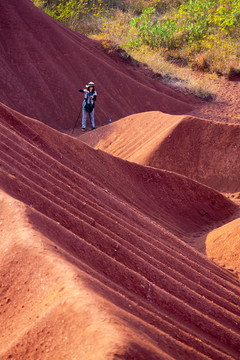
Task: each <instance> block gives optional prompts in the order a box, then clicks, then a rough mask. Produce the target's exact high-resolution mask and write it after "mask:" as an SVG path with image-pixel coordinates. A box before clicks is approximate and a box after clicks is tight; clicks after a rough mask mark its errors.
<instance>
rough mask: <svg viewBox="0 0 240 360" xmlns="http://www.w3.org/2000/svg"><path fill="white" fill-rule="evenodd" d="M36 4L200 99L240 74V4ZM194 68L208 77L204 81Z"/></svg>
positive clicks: (147, 0)
mask: <svg viewBox="0 0 240 360" xmlns="http://www.w3.org/2000/svg"><path fill="white" fill-rule="evenodd" d="M32 1H33V2H34V3H35V5H37V6H38V7H41V8H42V9H43V10H44V11H46V12H47V13H48V14H49V15H51V16H53V17H54V18H55V19H57V20H59V21H61V22H62V23H64V24H65V25H67V26H69V27H71V28H72V29H75V30H78V31H81V32H82V33H84V34H86V35H87V36H91V37H96V38H98V39H100V40H101V41H102V44H103V46H104V47H105V48H106V50H107V51H113V50H114V49H118V48H121V49H123V50H124V52H123V54H124V56H126V54H129V55H131V57H132V58H134V59H136V60H138V61H140V62H144V63H145V64H147V65H148V66H149V67H150V68H151V69H152V70H153V71H154V72H156V73H158V74H160V75H161V76H162V77H163V78H165V79H167V80H168V81H172V82H174V83H175V85H179V86H181V87H184V88H185V89H186V91H190V92H191V93H194V94H196V95H198V96H200V97H203V98H208V97H209V96H210V97H211V96H213V89H211V85H210V83H211V81H207V80H208V79H209V80H210V79H212V78H213V77H214V76H217V75H224V76H229V75H232V74H235V73H240V40H239V39H240V2H239V0H187V1H184V0H170V1H167V0H122V1H121V0H99V1H96V0H32ZM109 44H111V45H109ZM190 70H201V71H203V73H204V74H205V75H204V76H202V77H200V80H199V76H198V77H196V76H194V73H193V72H192V71H190ZM190 73H191V75H189V74H190ZM206 74H207V75H206Z"/></svg>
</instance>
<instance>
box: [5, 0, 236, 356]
mask: <svg viewBox="0 0 240 360" xmlns="http://www.w3.org/2000/svg"><path fill="white" fill-rule="evenodd" d="M0 10H1V11H0V18H1V33H0V46H1V54H2V57H1V66H0V73H1V90H0V100H1V104H0V138H1V141H0V204H1V207H0V234H1V237H0V238H1V242H0V247H1V252H0V264H1V266H0V279H1V283H0V284H1V285H0V286H1V287H0V320H1V321H0V328H1V331H0V333H1V336H0V359H1V360H6V359H16V360H20V359H21V360H30V359H31V360H32V359H38V360H45V359H58V360H62V359H77V360H80V359H81V360H96V359H97V360H106V359H112V360H113V359H114V360H117V359H122V360H123V359H125V360H133V359H135V360H136V359H137V360H141V359H142V360H155V359H164V360H165V359H166V360H168V359H179V360H188V359H191V360H192V359H197V360H198V359H202V360H203V359H215V360H226V359H229V360H230V359H231V360H232V359H238V358H239V356H240V335H239V324H240V301H239V295H240V287H239V279H238V276H237V274H238V273H239V270H240V269H239V257H238V249H239V235H238V234H239V205H238V202H237V200H238V199H237V198H238V196H239V191H240V189H239V141H238V140H239V125H237V124H236V125H230V124H223V123H219V122H217V121H216V120H217V119H212V120H206V119H202V118H197V117H196V115H193V112H196V111H197V109H198V106H200V105H201V112H202V111H203V108H202V106H203V104H202V103H200V101H198V100H196V99H194V98H190V97H186V96H184V95H183V94H180V93H179V92H178V91H175V90H173V89H171V88H169V87H167V86H166V85H163V84H162V83H161V81H156V80H153V79H150V78H148V77H146V76H145V75H143V73H141V72H138V71H137V69H134V68H132V67H130V66H126V65H125V64H123V63H121V62H116V61H114V59H112V58H109V57H108V56H107V55H106V54H105V53H104V51H103V50H102V49H101V46H100V45H99V44H98V43H96V42H93V41H90V40H89V39H87V38H86V37H84V36H82V35H80V34H78V33H76V32H73V31H71V30H69V29H67V28H65V27H64V26H62V25H61V24H59V23H57V22H56V21H54V20H53V19H51V18H49V17H48V16H47V15H45V14H44V13H43V12H41V11H40V10H39V9H37V8H35V7H34V6H33V4H32V3H31V2H30V1H28V0H18V1H14V0H13V1H11V2H8V1H6V0H4V1H2V2H1V4H0ZM79 59H80V60H79ZM79 64H81V65H82V66H80V65H79ZM89 73H91V75H92V76H91V78H89ZM95 79H96V80H95ZM89 80H94V81H95V82H96V84H97V90H98V91H99V100H98V102H97V106H98V108H97V109H98V111H97V114H98V125H99V128H98V129H97V130H95V131H94V132H88V133H87V134H84V135H82V136H81V137H77V135H78V133H79V126H81V125H80V124H79V125H78V126H77V128H76V132H75V133H74V136H75V137H73V136H71V135H72V129H73V125H74V121H72V120H74V119H73V115H74V114H76V113H78V107H79V101H80V97H81V95H79V93H78V92H77V89H78V88H79V87H80V85H79V84H82V85H83V86H84V85H85V83H86V82H88V81H89ZM35 85H36V86H35ZM109 89H111V94H112V95H113V96H112V97H111V100H110V101H109V96H108V95H109ZM132 93H134V96H133V97H131V95H132ZM66 98H68V101H66ZM153 99H154V105H152V100H153ZM80 102H81V101H80ZM199 109H200V108H199ZM149 110H151V112H149ZM143 111H144V112H145V113H143ZM199 111H200V110H199ZM190 112H191V115H190ZM109 113H111V114H112V113H114V116H112V119H113V123H112V124H111V125H107V126H102V125H104V124H105V120H106V118H108V117H109ZM134 113H138V114H134ZM129 115H131V116H129ZM123 117H125V118H123ZM34 118H35V119H34ZM121 118H123V119H121ZM117 119H119V121H115V120H117ZM59 129H61V130H62V131H61V132H59V131H58V130H59ZM144 129H145V132H144ZM67 133H68V134H67ZM82 140H83V141H82ZM226 195H227V196H226ZM233 200H234V201H233Z"/></svg>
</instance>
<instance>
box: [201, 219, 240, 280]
mask: <svg viewBox="0 0 240 360" xmlns="http://www.w3.org/2000/svg"><path fill="white" fill-rule="evenodd" d="M206 251H207V255H208V257H209V258H211V259H213V260H214V261H215V262H216V263H217V264H219V265H220V266H224V267H225V268H226V269H229V270H232V271H234V272H236V273H238V274H240V219H239V218H238V219H236V220H234V221H231V222H230V223H228V224H226V225H224V226H222V227H220V228H218V229H215V230H213V231H211V232H210V233H209V234H208V236H207V239H206Z"/></svg>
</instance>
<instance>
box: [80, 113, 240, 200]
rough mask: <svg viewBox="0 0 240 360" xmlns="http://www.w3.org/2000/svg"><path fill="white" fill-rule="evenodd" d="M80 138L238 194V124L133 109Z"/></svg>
mask: <svg viewBox="0 0 240 360" xmlns="http://www.w3.org/2000/svg"><path fill="white" fill-rule="evenodd" d="M81 140H82V141H84V142H86V143H87V144H89V145H91V146H93V147H94V148H96V149H101V150H104V151H106V152H108V153H110V154H112V155H114V156H118V157H120V158H123V159H126V160H129V161H133V162H137V163H139V164H142V165H147V166H152V167H155V168H160V169H167V170H170V171H174V172H176V173H178V174H182V175H185V176H187V177H188V178H191V179H194V180H196V181H199V182H201V183H203V184H206V185H208V186H210V187H212V188H214V189H216V190H218V191H221V192H226V193H237V192H238V193H239V195H240V180H239V179H240V125H239V124H227V123H220V122H216V121H210V120H204V119H199V118H195V117H192V116H170V115H167V114H163V113H160V112H147V113H142V114H135V115H131V116H129V117H126V118H124V119H121V120H119V121H118V122H116V123H114V124H111V125H108V126H104V127H102V128H100V129H97V131H94V132H88V133H87V134H84V135H83V136H81Z"/></svg>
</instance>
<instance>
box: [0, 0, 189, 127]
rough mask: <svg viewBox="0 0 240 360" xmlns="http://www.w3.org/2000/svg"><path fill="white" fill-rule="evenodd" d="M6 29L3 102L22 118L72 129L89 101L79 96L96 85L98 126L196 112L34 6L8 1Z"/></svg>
mask: <svg viewBox="0 0 240 360" xmlns="http://www.w3.org/2000/svg"><path fill="white" fill-rule="evenodd" d="M0 24H1V32H0V51H1V58H0V77H1V87H0V101H1V102H2V103H4V104H6V105H8V106H10V107H11V108H13V109H15V110H17V111H19V112H21V113H22V114H25V115H28V116H31V117H33V118H37V119H38V120H40V121H42V122H44V123H46V124H48V125H50V126H52V127H54V128H57V129H65V130H66V129H69V128H72V127H73V126H74V123H75V121H76V119H77V115H78V113H79V111H80V108H81V103H82V100H83V95H82V94H80V93H79V92H78V91H77V90H78V89H79V88H81V87H84V86H85V85H86V84H87V83H88V82H89V81H90V80H91V81H94V82H95V83H96V86H97V91H98V94H99V96H98V100H97V105H96V106H97V111H96V124H97V126H100V125H104V124H106V123H107V122H108V120H109V119H110V118H112V120H113V121H114V120H116V119H119V118H122V117H123V116H127V115H129V114H133V113H137V112H142V111H148V110H161V111H163V112H167V113H171V114H183V113H187V112H189V111H191V110H193V109H194V107H193V102H194V99H193V98H191V97H186V96H185V95H183V94H181V93H179V92H177V91H175V90H173V89H171V88H170V87H167V86H166V85H164V84H163V83H161V81H155V80H153V79H150V78H148V77H146V76H144V75H143V74H141V73H140V72H138V71H137V70H136V69H134V68H133V67H127V66H125V65H124V64H121V63H117V62H116V61H114V60H113V59H111V58H110V57H109V56H108V55H106V54H105V52H104V50H103V49H102V48H101V45H100V44H99V43H98V42H96V41H93V40H90V39H88V38H87V37H85V36H83V35H81V34H80V33H77V32H74V31H71V30H70V29H68V28H66V27H64V26H63V25H62V24H60V23H58V22H56V21H55V20H54V19H52V18H50V17H49V16H47V15H46V14H45V13H43V12H42V11H40V10H39V9H38V8H36V7H35V6H34V5H33V4H32V3H31V1H29V0H11V1H8V0H2V1H1V2H0ZM23 99H24V101H23ZM195 103H196V100H195ZM173 104H174V105H173Z"/></svg>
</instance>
